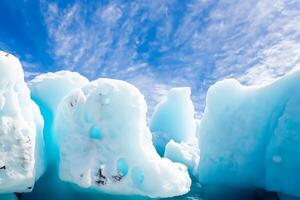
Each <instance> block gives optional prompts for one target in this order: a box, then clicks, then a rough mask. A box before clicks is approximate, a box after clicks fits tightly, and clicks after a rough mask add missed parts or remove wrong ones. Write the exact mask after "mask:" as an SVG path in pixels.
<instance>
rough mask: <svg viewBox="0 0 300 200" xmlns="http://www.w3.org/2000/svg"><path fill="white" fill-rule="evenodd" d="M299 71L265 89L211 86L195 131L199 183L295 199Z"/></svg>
mask: <svg viewBox="0 0 300 200" xmlns="http://www.w3.org/2000/svg"><path fill="white" fill-rule="evenodd" d="M299 87H300V71H295V72H293V73H291V74H288V75H286V76H284V77H283V78H281V79H279V80H277V81H275V82H274V83H272V84H270V85H266V86H260V87H257V86H252V87H246V86H242V85H241V84H240V83H239V82H237V81H236V80H224V81H221V82H218V83H216V84H215V85H214V86H212V87H211V88H210V89H209V91H208V94H207V99H206V108H205V112H204V115H203V118H202V121H201V124H200V128H199V143H200V148H201V154H200V155H201V156H200V165H199V180H200V182H202V183H209V184H226V185H228V184H229V185H235V186H237V187H254V188H257V187H259V188H266V189H267V190H271V191H278V192H282V193H285V194H288V195H291V196H298V197H300V190H299V185H300V175H299V174H300V157H299V155H300V89H299Z"/></svg>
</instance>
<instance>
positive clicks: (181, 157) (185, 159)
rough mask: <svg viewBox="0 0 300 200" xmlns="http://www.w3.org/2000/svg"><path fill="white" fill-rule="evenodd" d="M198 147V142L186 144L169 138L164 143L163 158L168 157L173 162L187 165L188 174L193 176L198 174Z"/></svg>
mask: <svg viewBox="0 0 300 200" xmlns="http://www.w3.org/2000/svg"><path fill="white" fill-rule="evenodd" d="M199 154H200V152H199V148H198V144H197V143H195V144H188V143H185V142H180V143H178V142H175V141H174V140H171V141H169V142H168V144H167V145H166V149H165V154H164V157H165V158H169V159H170V160H172V161H173V162H179V163H182V164H184V165H185V166H187V168H188V170H189V172H190V174H192V175H193V176H195V177H196V176H197V175H198V165H199V160H200V158H199Z"/></svg>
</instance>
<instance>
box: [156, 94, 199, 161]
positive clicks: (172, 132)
mask: <svg viewBox="0 0 300 200" xmlns="http://www.w3.org/2000/svg"><path fill="white" fill-rule="evenodd" d="M190 95H191V89H190V88H173V89H171V90H170V92H169V93H168V95H167V97H166V98H165V99H163V101H162V102H160V103H159V104H158V105H157V107H156V108H155V111H154V113H153V116H152V119H151V122H150V129H151V132H152V134H153V143H154V145H155V147H156V149H157V151H158V152H159V154H160V155H163V154H164V151H165V146H166V144H167V143H168V142H169V141H170V140H171V139H173V140H174V141H175V142H186V143H194V142H195V141H196V121H195V118H194V115H195V111H194V106H193V102H192V101H191V98H190Z"/></svg>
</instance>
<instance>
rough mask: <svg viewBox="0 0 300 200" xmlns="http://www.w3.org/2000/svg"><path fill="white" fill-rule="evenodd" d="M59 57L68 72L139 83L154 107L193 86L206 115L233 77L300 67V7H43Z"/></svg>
mask: <svg viewBox="0 0 300 200" xmlns="http://www.w3.org/2000/svg"><path fill="white" fill-rule="evenodd" d="M41 9H42V11H43V13H44V16H43V17H44V20H45V24H46V26H47V30H48V34H49V37H50V44H51V45H50V46H51V47H52V49H51V53H52V55H53V57H54V59H55V60H56V64H57V65H58V66H59V67H60V68H63V69H69V70H75V71H79V72H80V73H82V74H84V75H86V76H87V77H89V78H92V79H94V78H97V77H99V76H106V77H107V76H108V77H111V78H119V79H124V80H127V81H129V82H131V83H133V84H135V85H136V86H137V87H138V88H140V89H141V90H142V92H143V93H144V94H145V95H146V97H147V99H149V101H150V102H151V103H150V104H151V105H154V104H155V103H156V102H157V101H158V100H159V99H160V97H161V95H163V94H165V92H166V91H167V90H168V89H170V88H171V87H175V86H190V87H192V91H193V100H194V102H195V103H196V107H197V109H198V111H200V112H201V111H202V110H203V107H204V99H205V93H206V91H207V88H208V87H209V86H210V85H211V84H213V83H214V82H216V81H218V80H221V79H224V78H226V77H231V78H232V77H233V78H237V79H239V80H240V81H242V82H243V83H245V84H260V83H262V82H264V83H265V82H268V81H270V80H272V79H273V78H276V77H278V76H281V75H283V74H285V73H286V72H288V71H290V70H292V69H293V68H295V67H299V63H300V59H299V58H300V30H299V27H300V2H299V1H297V0H294V1H293V0H290V1H288V0H278V1H272V0H266V1H258V0H257V1H255V0H250V1H243V0H233V1H225V0H220V1H209V0H198V1H197V0H194V1H184V2H183V1H175V0H169V1H151V2H150V1H134V2H133V1H113V2H109V3H105V4H104V3H97V2H92V3H89V4H84V3H82V1H74V2H73V3H71V4H68V5H67V6H64V7H63V6H60V5H58V4H56V3H48V2H46V1H42V2H41Z"/></svg>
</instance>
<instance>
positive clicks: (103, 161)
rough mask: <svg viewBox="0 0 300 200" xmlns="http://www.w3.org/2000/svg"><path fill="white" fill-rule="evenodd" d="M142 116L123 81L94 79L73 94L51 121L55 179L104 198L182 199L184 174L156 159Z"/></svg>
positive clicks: (142, 105) (141, 104)
mask: <svg viewBox="0 0 300 200" xmlns="http://www.w3.org/2000/svg"><path fill="white" fill-rule="evenodd" d="M146 111H147V105H146V102H145V100H144V96H143V95H142V94H141V93H140V92H139V91H138V90H137V89H136V88H135V87H134V86H132V85H130V84H128V83H126V82H124V81H118V80H112V79H98V80H96V81H93V82H90V83H89V84H88V85H86V86H84V87H83V88H81V89H77V90H73V91H72V92H71V93H70V94H69V95H67V96H66V97H65V98H64V100H63V101H62V102H61V103H60V105H59V106H58V109H57V112H56V116H55V131H54V132H55V134H56V135H55V137H56V140H57V144H58V146H59V151H60V163H59V165H60V172H59V175H60V178H61V179H62V180H64V181H68V182H71V183H75V184H77V185H78V186H80V187H82V188H87V189H90V190H100V191H104V192H109V193H118V194H140V195H146V196H150V197H171V196H177V195H182V194H185V193H187V192H188V191H189V188H190V185H191V180H190V178H189V175H188V171H187V168H186V167H185V166H184V165H182V164H179V163H173V162H171V161H170V160H169V159H166V158H161V157H160V156H159V155H158V154H157V152H156V150H155V148H154V146H153V144H152V140H151V139H152V138H151V133H150V130H149V128H148V127H147V124H146Z"/></svg>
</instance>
